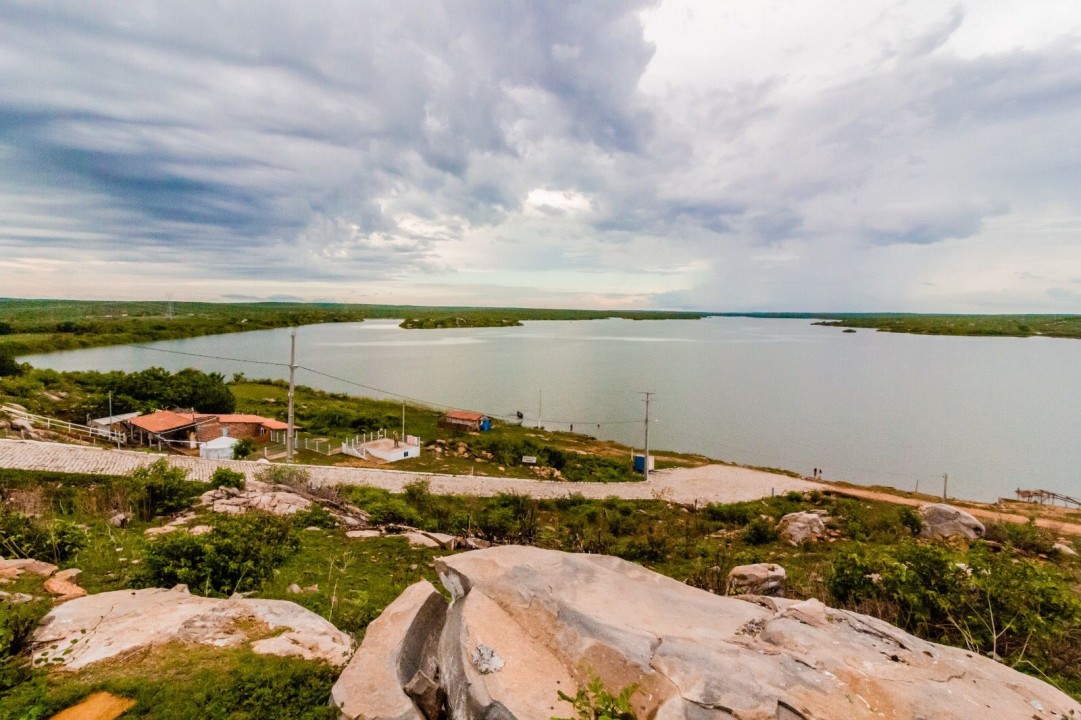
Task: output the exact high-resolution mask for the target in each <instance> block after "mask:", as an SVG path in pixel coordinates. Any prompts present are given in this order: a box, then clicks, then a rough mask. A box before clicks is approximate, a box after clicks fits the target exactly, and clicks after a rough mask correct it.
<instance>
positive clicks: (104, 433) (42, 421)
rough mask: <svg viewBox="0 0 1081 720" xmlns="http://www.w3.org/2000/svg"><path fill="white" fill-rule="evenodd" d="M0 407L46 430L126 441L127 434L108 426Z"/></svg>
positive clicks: (7, 406) (8, 406)
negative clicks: (81, 423) (97, 425)
mask: <svg viewBox="0 0 1081 720" xmlns="http://www.w3.org/2000/svg"><path fill="white" fill-rule="evenodd" d="M0 409H2V410H3V411H4V412H5V413H7V414H8V415H10V416H11V417H13V418H15V419H16V420H25V421H26V422H28V423H30V425H32V426H35V427H44V428H45V429H47V430H53V429H57V430H61V431H63V432H66V433H67V434H69V435H75V436H76V437H85V438H86V439H87V440H107V441H109V442H119V443H123V442H126V441H127V435H126V434H125V433H122V432H118V431H115V430H111V429H108V428H96V427H90V426H88V425H80V424H78V423H73V422H68V421H67V420H57V419H56V418H51V417H45V416H44V415H34V414H33V413H29V412H26V411H25V410H19V409H18V408H13V407H11V406H10V405H3V406H0Z"/></svg>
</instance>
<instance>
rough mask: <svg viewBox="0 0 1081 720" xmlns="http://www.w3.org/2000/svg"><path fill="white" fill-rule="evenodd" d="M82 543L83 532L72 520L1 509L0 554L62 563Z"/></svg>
mask: <svg viewBox="0 0 1081 720" xmlns="http://www.w3.org/2000/svg"><path fill="white" fill-rule="evenodd" d="M85 546H86V533H85V532H84V531H83V530H82V529H81V528H79V527H78V526H76V525H75V524H73V523H70V522H63V521H54V522H45V521H42V520H35V519H33V518H29V517H27V516H26V515H23V514H22V513H17V512H11V511H9V510H0V555H11V556H14V557H21V558H34V559H36V560H45V561H49V562H53V563H61V562H63V561H64V560H67V559H68V558H70V557H71V556H72V555H74V554H75V553H77V552H78V551H79V550H81V549H82V548H83V547H85Z"/></svg>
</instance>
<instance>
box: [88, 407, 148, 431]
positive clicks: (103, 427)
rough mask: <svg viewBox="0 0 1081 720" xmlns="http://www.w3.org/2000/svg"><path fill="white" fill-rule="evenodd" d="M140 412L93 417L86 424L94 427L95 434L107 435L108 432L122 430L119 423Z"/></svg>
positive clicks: (134, 416) (132, 417)
mask: <svg viewBox="0 0 1081 720" xmlns="http://www.w3.org/2000/svg"><path fill="white" fill-rule="evenodd" d="M139 415H140V413H137V412H130V413H124V414H123V415H110V416H109V417H103V418H94V419H93V420H90V421H89V422H87V423H86V424H87V425H89V426H90V427H92V428H94V434H95V435H101V436H102V437H105V436H107V435H108V434H109V433H110V432H124V428H123V427H120V423H122V422H125V421H127V420H133V419H134V418H137V417H139Z"/></svg>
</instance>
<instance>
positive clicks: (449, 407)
mask: <svg viewBox="0 0 1081 720" xmlns="http://www.w3.org/2000/svg"><path fill="white" fill-rule="evenodd" d="M123 346H124V347H130V348H137V349H139V350H152V351H154V352H160V353H167V354H170V355H184V356H186V357H197V358H204V359H207V360H223V361H226V362H237V363H252V364H254V365H269V366H271V367H280V368H286V369H288V368H289V363H280V362H270V361H268V360H251V359H248V358H235V357H224V356H222V355H207V354H205V353H194V352H184V351H182V350H166V349H165V348H156V347H150V346H149V345H136V344H133V343H123ZM296 369H297V370H305V371H307V372H310V373H312V374H313V375H319V376H320V377H325V378H327V379H329V380H336V381H337V382H341V383H345V384H347V385H353V386H354V387H359V388H362V389H364V390H370V391H371V392H376V393H380V394H382V395H388V396H390V397H395V398H399V399H401V400H408V401H409V402H412V403H417V404H420V405H426V406H428V407H433V408H440V409H444V410H464V409H465V408H460V407H457V406H455V405H447V404H446V403H440V402H434V401H431V400H425V399H423V398H417V397H413V396H411V395H404V394H402V393H398V392H394V391H393V390H386V389H384V388H379V387H375V386H374V385H366V384H364V383H361V382H357V381H355V380H349V379H347V378H343V377H339V376H337V375H331V374H330V373H325V372H322V371H321V370H316V369H315V368H310V367H307V366H305V365H297V366H296ZM486 414H487V415H488V416H489V417H495V418H500V419H506V420H513V419H517V417H518V416H517V414H516V413H486ZM545 422H546V423H547V424H549V425H581V426H583V427H585V426H588V425H594V426H603V425H634V424H637V423H640V422H641V420H553V419H548V420H546V421H545Z"/></svg>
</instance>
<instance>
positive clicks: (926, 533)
mask: <svg viewBox="0 0 1081 720" xmlns="http://www.w3.org/2000/svg"><path fill="white" fill-rule="evenodd" d="M920 517H921V519H922V520H923V527H922V528H920V537H923V538H944V539H947V540H948V539H950V538H963V539H965V540H975V539H976V538H981V537H983V533H984V527H983V523H981V522H980V521H979V520H977V519H976V518H974V517H973V516H972V515H970V514H969V513H967V512H965V511H964V510H960V509H958V508H955V507H954V506H953V505H947V504H945V503H932V504H930V505H923V506H921V507H920Z"/></svg>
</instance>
